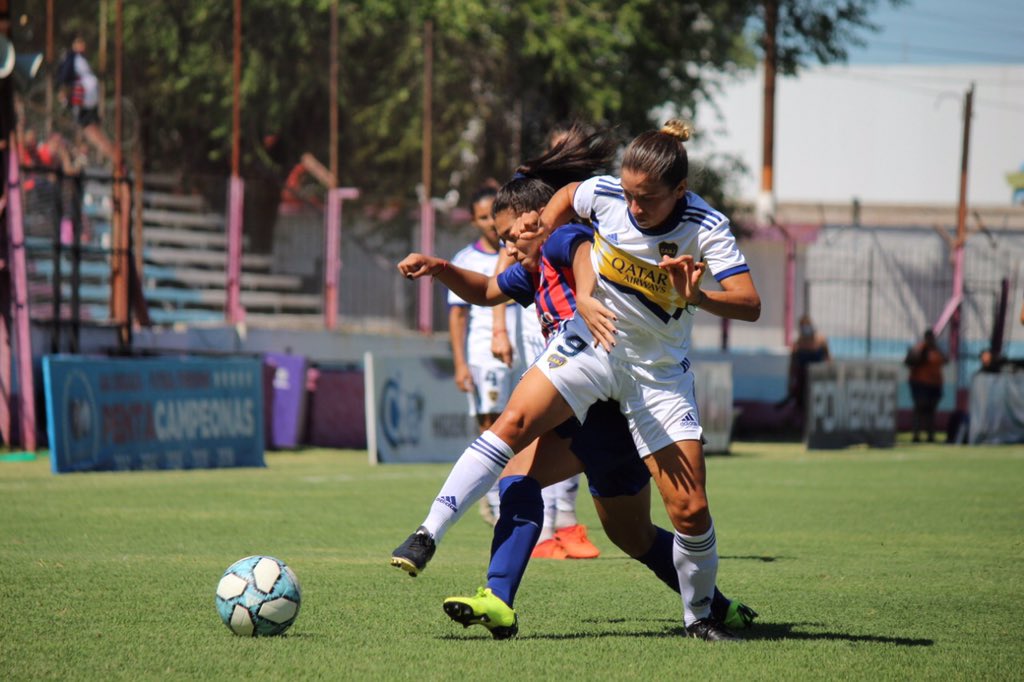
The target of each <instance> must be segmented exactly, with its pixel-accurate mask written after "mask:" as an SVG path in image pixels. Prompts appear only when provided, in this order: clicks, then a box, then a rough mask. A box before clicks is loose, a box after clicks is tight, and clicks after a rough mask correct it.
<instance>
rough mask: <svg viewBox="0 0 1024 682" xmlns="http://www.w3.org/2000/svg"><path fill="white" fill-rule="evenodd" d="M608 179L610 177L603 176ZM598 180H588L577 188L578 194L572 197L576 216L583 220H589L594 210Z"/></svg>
mask: <svg viewBox="0 0 1024 682" xmlns="http://www.w3.org/2000/svg"><path fill="white" fill-rule="evenodd" d="M603 177H605V178H607V177H608V176H603ZM600 179H601V178H600V177H597V178H588V179H587V180H584V181H583V182H581V183H580V184H579V185H578V186H577V187H576V193H575V194H573V195H572V208H573V210H574V211H576V215H578V216H579V217H581V218H589V217H590V214H591V213H592V212H593V210H594V197H595V194H594V190H595V189H597V181H598V180H600Z"/></svg>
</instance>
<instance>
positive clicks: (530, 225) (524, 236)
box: [513, 211, 550, 271]
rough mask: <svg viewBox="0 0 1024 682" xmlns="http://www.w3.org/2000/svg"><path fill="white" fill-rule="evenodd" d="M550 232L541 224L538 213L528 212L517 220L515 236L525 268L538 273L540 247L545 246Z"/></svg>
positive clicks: (520, 260) (514, 227)
mask: <svg viewBox="0 0 1024 682" xmlns="http://www.w3.org/2000/svg"><path fill="white" fill-rule="evenodd" d="M548 232H550V230H549V229H547V227H546V226H545V225H543V224H542V223H541V221H540V213H539V212H537V211H527V212H526V213H523V214H522V215H520V216H519V217H518V218H516V222H515V223H514V224H513V234H514V235H515V236H516V240H515V241H516V249H518V251H519V253H520V257H519V258H518V260H519V262H521V263H522V264H523V267H526V268H527V269H528V270H533V271H536V269H537V267H536V264H537V263H539V262H540V247H541V246H543V245H544V240H545V239H547V236H548ZM531 266H532V267H531Z"/></svg>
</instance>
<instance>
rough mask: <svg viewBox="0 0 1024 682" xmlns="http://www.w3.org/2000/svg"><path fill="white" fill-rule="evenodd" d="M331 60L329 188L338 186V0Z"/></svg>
mask: <svg viewBox="0 0 1024 682" xmlns="http://www.w3.org/2000/svg"><path fill="white" fill-rule="evenodd" d="M329 59H330V61H331V64H330V67H329V71H330V81H329V84H328V91H327V98H328V100H330V105H329V108H328V110H327V112H328V116H329V119H330V120H329V123H328V125H329V128H330V130H329V131H328V146H329V149H328V152H327V167H328V168H330V170H331V176H332V177H333V178H334V183H333V184H332V185H331V189H334V188H335V187H337V186H338V76H339V71H340V67H339V65H338V0H331V30H330V56H329Z"/></svg>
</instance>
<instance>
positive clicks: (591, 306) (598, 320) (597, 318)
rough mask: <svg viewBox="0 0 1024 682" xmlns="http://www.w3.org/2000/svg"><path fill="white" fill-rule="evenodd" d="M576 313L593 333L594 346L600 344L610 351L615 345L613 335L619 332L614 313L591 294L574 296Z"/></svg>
mask: <svg viewBox="0 0 1024 682" xmlns="http://www.w3.org/2000/svg"><path fill="white" fill-rule="evenodd" d="M576 314H577V315H579V316H580V317H581V318H582V319H583V321H584V322H585V323H586V325H587V329H589V330H590V333H591V334H593V335H594V346H595V347H597V346H598V345H600V346H601V347H602V348H604V349H605V350H606V351H608V352H609V353H610V352H611V351H612V347H613V346H614V345H615V335H616V334H618V333H619V332H618V330H617V329H615V321H616V319H617V318H616V317H615V314H614V313H613V312H612V311H611V310H608V308H606V307H605V305H604V304H603V303H601V302H600V301H598V300H597V299H596V298H594V297H593V296H577V297H576Z"/></svg>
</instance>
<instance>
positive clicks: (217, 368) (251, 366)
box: [43, 355, 264, 473]
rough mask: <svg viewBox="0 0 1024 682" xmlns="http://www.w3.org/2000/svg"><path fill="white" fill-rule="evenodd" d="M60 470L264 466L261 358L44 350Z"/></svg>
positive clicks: (54, 454)
mask: <svg viewBox="0 0 1024 682" xmlns="http://www.w3.org/2000/svg"><path fill="white" fill-rule="evenodd" d="M43 383H44V389H45V392H46V427H47V431H48V434H49V437H50V463H51V468H52V469H53V471H54V472H55V473H65V472H74V471H110V470H124V469H206V468H212V467H228V466H264V462H263V393H262V363H261V362H260V360H259V359H256V358H253V359H249V358H218V359H208V358H90V357H81V356H61V355H50V356H47V357H44V358H43Z"/></svg>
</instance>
